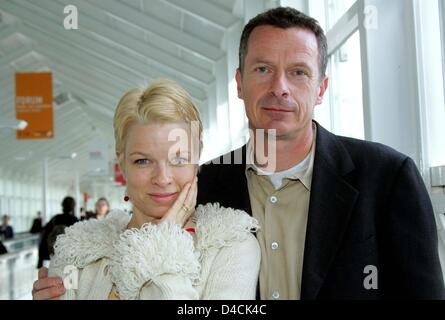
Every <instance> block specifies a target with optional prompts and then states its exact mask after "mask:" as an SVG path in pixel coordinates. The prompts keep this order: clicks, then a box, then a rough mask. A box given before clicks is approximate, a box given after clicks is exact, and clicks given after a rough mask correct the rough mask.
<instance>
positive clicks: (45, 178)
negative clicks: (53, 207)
mask: <svg viewBox="0 0 445 320" xmlns="http://www.w3.org/2000/svg"><path fill="white" fill-rule="evenodd" d="M42 178H43V180H42V222H43V224H46V222H47V219H48V212H47V211H48V158H47V157H44V158H43V164H42Z"/></svg>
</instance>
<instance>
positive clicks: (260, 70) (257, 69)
mask: <svg viewBox="0 0 445 320" xmlns="http://www.w3.org/2000/svg"><path fill="white" fill-rule="evenodd" d="M255 70H256V71H258V72H259V73H266V72H267V71H268V70H267V67H257V68H255Z"/></svg>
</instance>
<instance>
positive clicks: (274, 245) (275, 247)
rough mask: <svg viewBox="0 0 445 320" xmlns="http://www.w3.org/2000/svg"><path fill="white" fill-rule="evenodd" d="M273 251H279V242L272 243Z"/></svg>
mask: <svg viewBox="0 0 445 320" xmlns="http://www.w3.org/2000/svg"><path fill="white" fill-rule="evenodd" d="M271 247H272V250H277V249H278V243H277V242H272V246H271Z"/></svg>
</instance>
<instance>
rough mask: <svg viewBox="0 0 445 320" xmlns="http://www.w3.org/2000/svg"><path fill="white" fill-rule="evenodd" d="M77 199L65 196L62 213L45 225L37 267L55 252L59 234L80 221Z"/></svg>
mask: <svg viewBox="0 0 445 320" xmlns="http://www.w3.org/2000/svg"><path fill="white" fill-rule="evenodd" d="M75 207H76V201H75V200H74V198H73V197H69V196H68V197H65V198H64V199H63V201H62V213H61V214H58V215H56V216H54V217H53V218H52V219H51V220H50V221H49V222H48V223H47V224H46V225H45V227H44V229H43V234H42V239H41V241H40V245H39V261H38V263H37V268H41V267H42V266H43V261H44V260H49V259H50V255H52V254H53V253H54V243H55V242H56V238H57V236H58V235H60V234H62V233H63V232H64V230H65V228H66V227H69V226H71V225H73V224H75V223H76V222H77V221H79V220H78V219H77V218H76V216H75V215H74V212H75V211H74V208H75Z"/></svg>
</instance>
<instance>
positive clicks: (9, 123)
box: [0, 119, 28, 130]
mask: <svg viewBox="0 0 445 320" xmlns="http://www.w3.org/2000/svg"><path fill="white" fill-rule="evenodd" d="M27 126H28V122H26V121H25V120H15V119H0V128H9V129H15V130H23V129H25V128H26V127H27Z"/></svg>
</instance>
